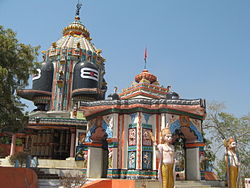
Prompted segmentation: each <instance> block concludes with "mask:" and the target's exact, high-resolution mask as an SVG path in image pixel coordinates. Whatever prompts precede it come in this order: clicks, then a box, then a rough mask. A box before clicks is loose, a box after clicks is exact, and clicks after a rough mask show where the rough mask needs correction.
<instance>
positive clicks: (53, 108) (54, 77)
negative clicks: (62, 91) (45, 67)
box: [50, 62, 58, 110]
mask: <svg viewBox="0 0 250 188" xmlns="http://www.w3.org/2000/svg"><path fill="white" fill-rule="evenodd" d="M53 66H54V63H53ZM57 71H58V70H57V62H55V67H54V75H53V84H52V96H51V101H50V109H51V110H55V107H54V101H55V94H56V87H57V84H56V83H57V82H56V73H57Z"/></svg>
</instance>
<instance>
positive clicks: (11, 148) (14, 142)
mask: <svg viewBox="0 0 250 188" xmlns="http://www.w3.org/2000/svg"><path fill="white" fill-rule="evenodd" d="M15 150H16V134H13V135H12V138H11V146H10V156H11V155H14V154H15Z"/></svg>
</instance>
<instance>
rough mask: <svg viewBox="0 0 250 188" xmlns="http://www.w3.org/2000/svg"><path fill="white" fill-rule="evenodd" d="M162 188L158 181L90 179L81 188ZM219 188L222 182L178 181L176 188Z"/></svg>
mask: <svg viewBox="0 0 250 188" xmlns="http://www.w3.org/2000/svg"><path fill="white" fill-rule="evenodd" d="M98 187H102V188H161V184H160V182H159V181H157V180H123V179H88V181H87V182H86V184H85V185H83V186H82V187H81V188H98ZM212 187H214V188H216V187H217V188H218V187H224V185H223V183H222V182H220V181H211V182H210V181H176V182H175V188H212Z"/></svg>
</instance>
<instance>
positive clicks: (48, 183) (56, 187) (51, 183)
mask: <svg viewBox="0 0 250 188" xmlns="http://www.w3.org/2000/svg"><path fill="white" fill-rule="evenodd" d="M38 187H39V188H50V187H52V188H61V187H62V186H61V184H60V180H59V179H39V180H38Z"/></svg>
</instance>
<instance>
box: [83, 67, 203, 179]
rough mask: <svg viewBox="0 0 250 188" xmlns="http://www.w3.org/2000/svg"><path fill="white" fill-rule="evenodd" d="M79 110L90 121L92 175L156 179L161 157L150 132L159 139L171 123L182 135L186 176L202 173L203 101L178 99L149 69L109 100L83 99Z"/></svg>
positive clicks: (87, 141)
mask: <svg viewBox="0 0 250 188" xmlns="http://www.w3.org/2000/svg"><path fill="white" fill-rule="evenodd" d="M79 109H80V110H82V111H83V113H84V115H85V117H86V119H87V120H88V121H89V123H88V128H87V130H88V131H87V135H86V138H85V146H87V147H88V151H89V153H88V155H89V157H88V160H89V161H88V170H89V171H88V173H87V175H88V176H89V177H98V176H99V177H103V175H104V174H103V170H104V171H107V173H106V175H107V177H109V178H125V179H156V178H157V169H158V166H159V160H157V158H156V151H155V147H153V143H152V141H151V138H150V133H152V135H154V137H155V138H156V141H157V142H159V140H160V139H161V138H160V132H161V130H162V129H164V128H170V130H171V132H172V134H173V135H174V138H179V137H180V136H181V137H182V138H183V140H184V150H185V154H186V156H185V174H186V176H185V178H186V179H187V180H200V179H201V178H202V176H203V174H202V173H203V172H202V168H201V166H200V159H201V158H202V155H203V154H204V152H203V146H204V141H203V136H202V121H203V120H204V118H205V116H206V106H205V100H203V99H182V98H180V96H179V94H177V93H176V92H172V91H171V87H170V86H169V87H167V88H164V87H163V86H160V84H159V81H158V80H157V77H156V76H155V75H153V74H151V73H150V72H149V71H148V70H146V69H145V70H143V71H142V72H141V73H140V74H138V75H136V76H135V81H134V82H132V86H131V87H129V88H127V89H123V90H122V92H121V93H119V94H118V93H114V94H112V95H109V98H108V99H107V100H100V101H91V102H81V103H80V106H79ZM98 148H99V150H98ZM94 150H95V153H96V152H98V153H99V155H98V156H102V157H101V158H102V160H99V159H97V158H98V157H97V156H96V154H93V153H94ZM97 161H99V162H97ZM98 166H99V168H100V166H101V167H102V169H100V172H99V174H98V173H97V171H96V170H95V172H92V170H91V169H97V167H98Z"/></svg>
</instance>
